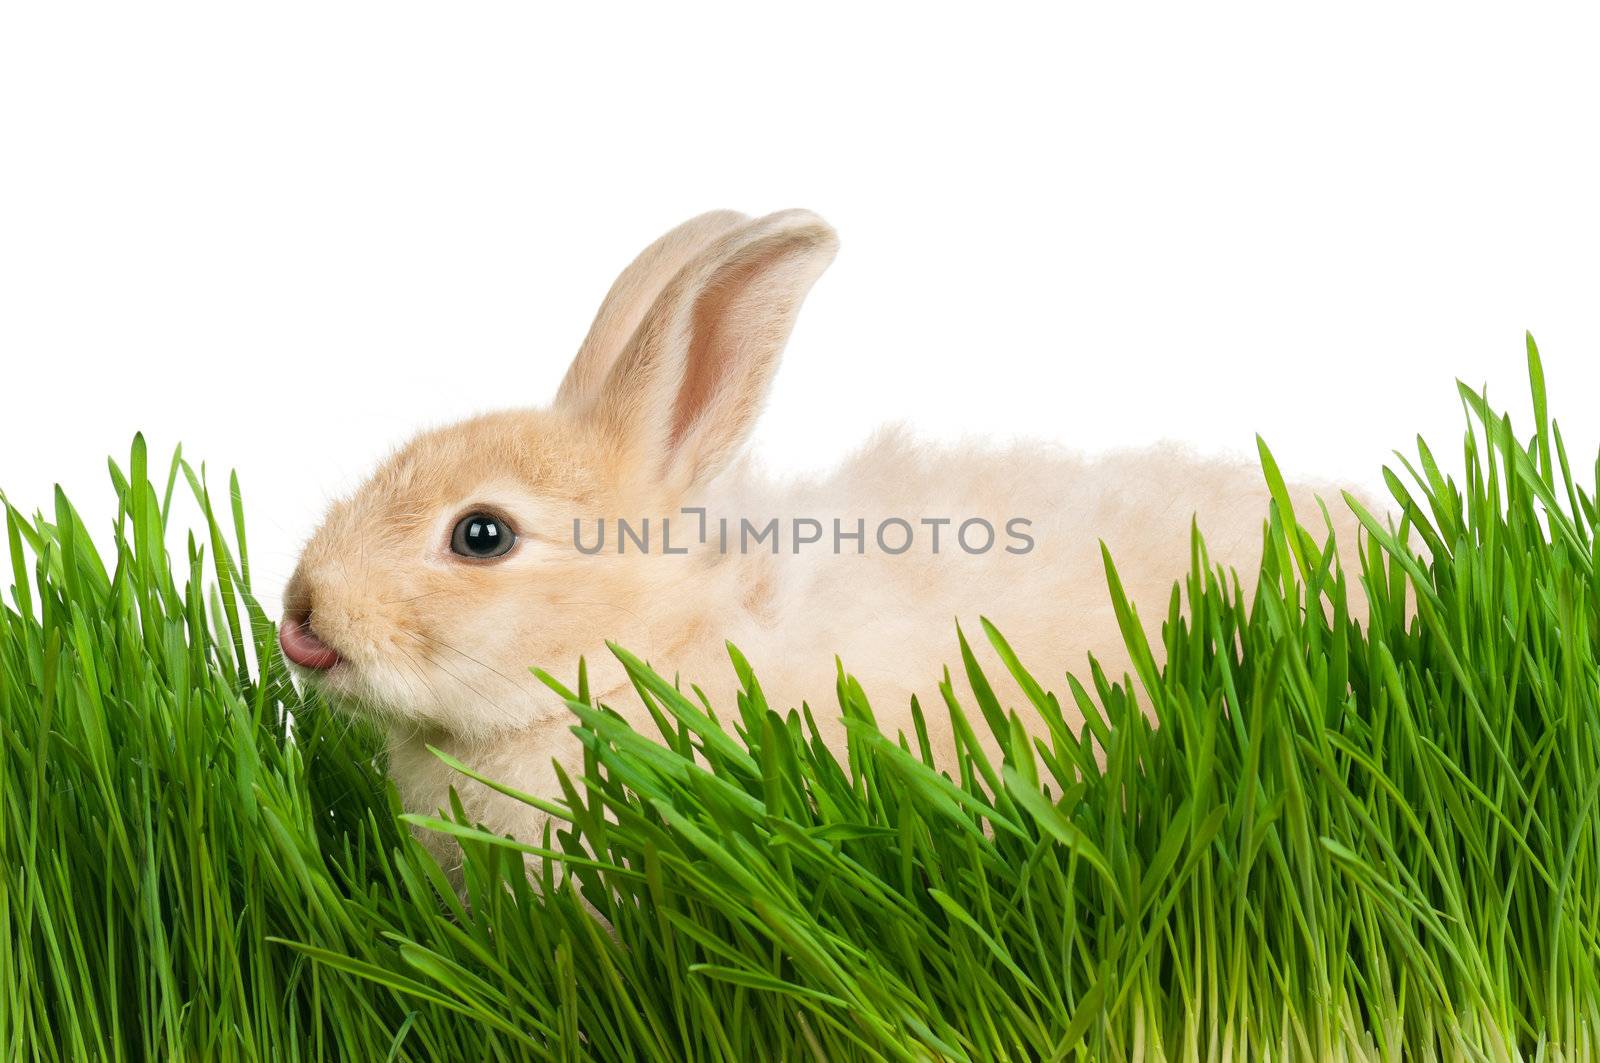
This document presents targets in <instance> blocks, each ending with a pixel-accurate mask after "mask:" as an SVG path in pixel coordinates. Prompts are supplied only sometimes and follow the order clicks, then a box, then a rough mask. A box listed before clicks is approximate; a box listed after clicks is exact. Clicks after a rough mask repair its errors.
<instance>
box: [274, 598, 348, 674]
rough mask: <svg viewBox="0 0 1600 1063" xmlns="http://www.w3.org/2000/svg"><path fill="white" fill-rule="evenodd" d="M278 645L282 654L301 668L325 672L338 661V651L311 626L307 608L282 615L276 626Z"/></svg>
mask: <svg viewBox="0 0 1600 1063" xmlns="http://www.w3.org/2000/svg"><path fill="white" fill-rule="evenodd" d="M278 645H279V647H281V648H282V650H283V655H284V656H285V657H287V658H288V659H289V660H290V661H291V662H293V663H294V664H297V665H299V666H300V667H301V668H309V669H311V670H312V671H316V672H326V671H328V670H329V669H330V668H332V667H333V666H334V665H336V664H338V663H339V660H340V657H339V651H338V650H336V649H334V648H333V647H332V646H330V645H328V644H327V643H326V642H324V641H323V640H322V637H321V636H320V635H318V634H317V632H316V630H315V629H313V628H312V626H311V613H310V611H309V610H297V611H295V612H291V613H289V614H287V615H285V616H284V618H283V623H282V624H280V625H279V626H278Z"/></svg>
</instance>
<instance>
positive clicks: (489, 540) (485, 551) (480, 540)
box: [450, 513, 517, 558]
mask: <svg viewBox="0 0 1600 1063" xmlns="http://www.w3.org/2000/svg"><path fill="white" fill-rule="evenodd" d="M516 541H517V536H516V533H515V532H513V531H512V530H511V525H509V524H507V523H506V522H505V521H503V520H501V519H500V518H499V517H496V516H493V515H491V514H488V513H471V514H468V515H467V516H465V517H462V518H461V521H460V523H458V524H457V525H456V530H455V531H454V532H453V533H451V535H450V549H451V550H453V551H454V552H456V553H458V554H460V555H461V556H462V557H478V558H482V557H499V556H500V555H501V554H503V553H505V552H506V551H507V550H509V549H511V545H512V544H513V543H515V542H516Z"/></svg>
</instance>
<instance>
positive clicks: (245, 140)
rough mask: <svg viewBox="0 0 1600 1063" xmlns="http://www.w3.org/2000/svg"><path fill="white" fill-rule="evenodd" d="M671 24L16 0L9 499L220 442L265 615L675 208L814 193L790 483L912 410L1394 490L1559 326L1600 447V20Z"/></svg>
mask: <svg viewBox="0 0 1600 1063" xmlns="http://www.w3.org/2000/svg"><path fill="white" fill-rule="evenodd" d="M671 7H672V9H671V10H664V9H656V10H648V9H638V10H627V9H619V8H608V9H605V10H600V9H591V8H588V7H586V6H585V5H576V4H574V5H561V6H560V8H554V7H551V8H544V7H536V6H535V5H521V4H518V5H504V4H495V3H473V4H427V5H420V4H411V3H399V4H391V3H385V4H382V5H374V6H356V5H346V4H329V3H317V4H310V5H297V4H287V3H281V2H280V3H273V4H265V5H254V6H253V7H252V8H251V9H249V10H247V9H246V8H245V7H244V6H242V5H231V4H216V3H207V4H196V5H193V6H188V7H166V6H161V5H153V4H137V5H119V6H117V7H115V8H107V9H104V10H99V11H96V10H94V9H92V8H85V7H81V6H79V5H62V4H11V5H8V6H6V7H5V8H4V9H3V10H4V13H3V14H0V153H3V154H0V360H3V373H0V394H3V401H0V487H3V488H4V490H5V491H7V492H8V494H9V496H10V497H11V498H12V500H13V501H14V502H16V503H17V504H18V505H21V506H23V507H25V508H29V509H31V508H33V507H35V506H47V505H48V504H49V499H50V494H49V492H50V487H51V484H52V483H54V482H56V481H60V482H62V483H63V484H64V485H66V487H67V488H68V490H69V493H70V494H71V495H72V496H73V497H74V498H75V499H76V500H77V501H78V502H79V504H80V508H82V509H83V510H84V511H85V513H86V515H87V516H88V517H89V518H90V519H91V520H92V521H94V522H96V527H103V526H104V523H105V521H106V519H107V518H108V516H109V513H110V510H109V507H108V506H106V505H105V500H106V499H107V498H108V497H109V494H110V491H109V487H108V486H107V485H106V480H105V472H104V468H105V466H104V458H105V455H106V454H108V453H118V454H125V453H126V449H127V444H128V442H129V439H130V437H131V436H132V433H133V432H134V431H135V430H136V429H143V430H144V431H145V432H146V433H147V435H148V436H149V438H150V440H151V444H152V448H153V450H154V451H156V452H157V453H158V454H160V455H164V454H166V453H167V452H169V451H170V448H171V446H172V445H173V444H174V443H176V442H178V441H179V440H182V441H183V443H184V444H185V447H186V452H187V453H188V454H190V455H192V456H194V457H196V458H201V457H203V458H206V459H207V460H209V462H210V463H211V466H212V469H213V475H214V477H215V475H216V473H217V471H218V470H219V469H221V470H225V469H226V468H227V467H229V466H236V467H237V468H238V469H239V470H240V473H241V475H242V477H243V479H244V483H245V495H246V501H247V504H248V507H249V512H250V513H251V515H252V520H253V531H254V536H253V537H254V551H253V552H254V553H255V555H256V561H257V567H258V568H259V569H260V570H261V571H262V573H263V574H264V576H265V580H264V582H265V583H266V584H267V585H266V586H264V587H263V589H264V590H265V591H267V593H268V594H269V596H270V595H271V594H272V592H274V591H275V589H276V586H277V581H279V580H281V579H282V578H283V577H284V576H286V575H287V572H288V570H289V568H290V566H291V564H292V559H293V556H294V553H295V550H296V547H297V544H298V542H299V541H300V540H301V539H302V538H303V537H304V536H305V535H306V534H307V533H308V532H309V530H310V528H311V526H312V525H313V523H314V522H315V520H316V518H317V517H318V514H319V512H320V510H321V508H322V506H323V505H324V504H325V502H326V500H327V499H328V498H329V497H330V496H332V495H333V494H335V493H337V492H339V491H341V490H343V489H345V488H347V487H348V486H349V485H350V484H351V483H352V481H353V479H354V478H355V477H357V476H359V474H360V473H361V472H362V471H363V470H364V469H365V468H366V467H367V466H368V465H369V464H370V463H371V462H372V461H373V460H374V458H375V457H376V456H378V455H379V454H381V453H382V452H383V451H384V450H385V449H386V448H388V447H390V446H392V445H393V444H395V443H396V442H398V441H400V440H401V439H402V438H404V437H405V436H406V435H407V434H408V433H409V432H410V431H411V430H413V429H414V428H416V427H418V426H421V425H424V424H427V423H435V422H440V421H446V420H449V419H452V418H455V417H458V416H461V415H464V414H468V413H470V412H472V411H475V410H480V409H484V408H489V407H494V406H500V405H506V404H518V403H539V402H543V401H544V400H545V399H547V398H548V397H549V396H550V395H551V394H552V392H553V390H554V388H555V385H556V383H557V381H558V380H559V378H560V376H561V373H562V371H563V370H564V368H565V365H566V362H567V359H568V357H569V356H570V354H571V353H572V352H573V350H574V349H575V348H576V346H577V343H578V340H579V339H580V338H581V336H582V335H583V332H584V330H585V329H586V328H587V326H588V323H589V319H590V316H591V314H592V313H593V311H594V309H595V307H596V305H597V303H598V301H599V298H600V296H601V295H602V294H603V293H604V291H605V289H606V287H607V286H608V285H609V283H610V281H611V279H612V278H613V276H614V275H615V273H616V272H617V270H619V269H620V268H621V267H622V266H623V265H624V264H625V263H626V262H627V261H628V259H629V258H631V256H632V255H633V254H634V253H635V252H636V251H637V250H638V249H639V248H641V247H642V246H644V244H646V243H647V242H649V241H650V240H651V239H653V238H654V237H655V236H656V235H657V234H659V233H660V232H661V231H663V230H665V229H666V228H668V227H670V226H671V225H673V224H675V223H677V222H678V221H680V220H682V219H683V218H686V217H688V216H690V215H692V214H695V213H698V212H700V211H703V210H706V209H709V208H713V207H735V208H738V209H741V210H745V211H748V212H766V211H769V210H773V209H778V208H782V207H789V206H807V207H811V208H812V209H814V210H816V211H818V212H819V213H821V214H823V215H824V216H825V217H827V218H828V219H829V220H830V221H832V222H833V223H834V224H835V225H836V226H837V228H838V229H839V231H840V233H841V235H842V239H843V251H842V253H841V255H840V257H839V259H838V261H837V263H836V265H835V266H834V268H833V270H832V271H831V272H830V273H829V274H828V275H827V276H826V277H825V278H824V279H823V281H822V282H821V283H820V284H819V285H818V287H817V289H816V291H815V292H814V294H813V296H812V299H811V301H810V303H809V304H808V306H807V309H806V312H805V314H804V317H803V320H802V322H801V325H800V327H799V328H798V330H797V331H796V334H795V336H794V339H793V342H792V343H791V344H790V349H789V355H788V358H787V361H786V363H785V367H784V369H783V371H782V373H781V375H780V377H779V379H778V384H777V389H776V392H775V394H774V398H773V401H772V404H771V406H770V409H769V412H768V415H767V417H766V419H765V421H764V423H763V425H762V427H761V429H760V434H759V438H758V443H757V445H758V447H759V449H760V451H761V452H762V453H763V454H764V455H766V456H767V457H768V459H770V461H771V463H772V464H773V465H774V466H776V467H778V468H780V469H804V468H812V467H818V466H821V465H824V464H826V463H827V462H829V461H830V460H832V459H834V458H836V457H838V456H839V455H841V454H842V453H844V452H845V451H846V450H848V449H849V448H850V447H851V446H853V445H854V444H856V443H857V442H859V441H860V440H861V439H862V438H863V437H864V436H865V435H866V434H867V433H868V432H869V431H870V430H871V429H872V427H873V426H874V425H875V424H877V423H878V422H880V421H883V420H891V419H901V420H909V421H911V422H913V423H914V424H916V425H918V426H919V427H920V428H921V429H922V430H923V431H924V433H926V434H928V435H932V436H937V437H957V436H961V435H964V434H995V433H999V434H1021V435H1045V436H1050V437H1054V438H1058V439H1060V440H1063V441H1066V442H1068V443H1070V444H1073V445H1075V446H1079V447H1084V448H1089V449H1099V448H1105V447H1111V446H1116V445H1122V444H1137V443H1143V442H1149V441H1153V440H1156V439H1159V438H1176V439H1181V440H1187V441H1190V442H1192V443H1194V444H1196V445H1197V446H1198V447H1200V448H1201V449H1203V450H1208V451H1215V452H1219V453H1237V454H1248V453H1249V452H1250V450H1251V448H1252V446H1253V433H1255V432H1257V431H1259V432H1261V433H1262V434H1264V435H1265V436H1266V437H1267V438H1268V440H1269V441H1270V442H1271V444H1272V445H1273V447H1274V449H1275V451H1276V453H1277V456H1278V458H1279V461H1280V463H1281V464H1283V465H1284V467H1285V468H1286V469H1287V470H1288V471H1290V472H1291V473H1292V474H1294V475H1298V476H1303V477H1310V476H1318V477H1334V478H1340V479H1346V480H1354V481H1357V482H1361V483H1368V484H1370V483H1372V482H1373V481H1374V480H1375V479H1376V476H1377V470H1378V467H1379V465H1380V464H1381V463H1382V462H1383V461H1384V460H1386V459H1387V457H1388V455H1389V453H1390V451H1391V450H1392V449H1393V448H1396V447H1401V448H1409V447H1410V446H1411V440H1412V438H1413V437H1414V435H1415V434H1416V433H1417V432H1418V431H1422V432H1425V433H1426V434H1427V435H1428V436H1429V438H1430V439H1431V440H1433V441H1434V443H1435V444H1436V447H1437V448H1439V449H1441V450H1443V451H1445V452H1446V453H1447V454H1453V453H1454V452H1455V451H1456V449H1457V448H1456V442H1457V440H1458V438H1459V434H1460V426H1461V414H1460V409H1459V406H1458V403H1457V400H1456V396H1455V388H1454V383H1453V381H1454V379H1455V378H1456V377H1458V376H1459V377H1461V378H1463V379H1465V380H1467V381H1469V382H1471V383H1474V384H1482V383H1485V382H1487V383H1488V384H1489V386H1490V388H1491V394H1492V395H1493V396H1496V397H1498V398H1499V399H1500V400H1501V401H1502V402H1503V403H1505V404H1507V405H1509V406H1510V407H1511V408H1512V409H1513V410H1517V411H1521V410H1525V409H1526V406H1527V403H1526V399H1525V394H1526V392H1525V384H1524V378H1525V370H1524V363H1523V347H1522V343H1523V341H1522V332H1523V330H1524V329H1531V330H1533V332H1534V334H1535V335H1536V337H1537V338H1538V339H1539V342H1540V344H1541V347H1542V348H1543V350H1544V352H1545V356H1546V365H1547V370H1548V373H1549V376H1550V378H1551V383H1552V388H1553V392H1554V398H1553V406H1554V408H1555V411H1556V413H1557V415H1558V416H1562V417H1564V418H1565V422H1566V427H1567V430H1568V435H1569V439H1570V440H1571V441H1572V442H1573V443H1574V444H1576V446H1575V449H1576V450H1577V451H1578V453H1579V454H1580V455H1581V457H1580V466H1581V467H1582V469H1583V470H1584V471H1585V473H1587V471H1588V469H1589V468H1590V465H1589V461H1588V456H1589V455H1592V454H1593V453H1594V446H1595V443H1596V440H1597V438H1600V409H1596V403H1595V399H1596V396H1597V395H1600V358H1597V354H1600V315H1597V309H1600V307H1597V304H1596V296H1597V293H1600V284H1597V282H1600V150H1597V129H1600V127H1597V124H1596V117H1597V101H1600V64H1597V63H1596V62H1595V58H1594V57H1595V55H1596V51H1597V47H1600V34H1597V27H1596V24H1595V23H1594V21H1593V20H1592V19H1591V18H1587V17H1579V16H1576V15H1568V14H1562V13H1554V12H1553V11H1552V9H1549V8H1541V9H1538V10H1534V9H1532V8H1531V7H1530V6H1528V5H1505V6H1504V7H1503V8H1502V9H1501V13H1499V14H1493V15H1491V14H1484V13H1481V12H1479V13H1468V12H1465V11H1457V10H1454V9H1453V8H1445V7H1440V8H1436V9H1431V10H1429V9H1424V8H1416V7H1411V8H1407V9H1406V10H1400V9H1399V5H1389V4H1383V5H1373V6H1370V7H1368V6H1364V5H1349V4H1345V5H1337V6H1336V7H1331V8H1325V9H1323V10H1322V11H1314V10H1313V9H1312V8H1310V7H1309V6H1307V7H1301V6H1298V5H1296V6H1294V7H1293V8H1292V9H1290V8H1289V7H1286V6H1283V5H1263V6H1260V7H1219V6H1218V5H1215V4H1207V5H1193V6H1191V7H1172V8H1168V9H1158V8H1153V7H1146V6H1143V5H1104V9H1102V10H1096V11H1079V12H1075V13H1069V14H1059V13H1058V14H1045V13H1043V12H1042V11H1023V10H1009V11H1008V10H1006V9H1000V8H995V7H993V6H988V5H985V6H982V7H979V6H971V7H968V8H965V9H960V10H955V9H951V10H943V9H939V8H937V7H934V6H928V5H914V6H913V5H907V6H893V7H879V6H872V7H868V6H867V5H856V6H848V7H847V6H832V5H827V4H806V5H796V6H794V7H792V8H791V9H790V10H789V11H788V12H786V13H778V12H777V11H776V10H769V9H767V8H765V7H762V8H757V7H754V6H742V5H740V6H728V7H725V8H720V9H711V8H702V9H697V10H695V11H693V12H692V13H691V12H690V11H688V10H687V9H684V8H682V7H681V5H672V6H671ZM157 460H158V461H159V460H160V458H158V459H157ZM1457 460H1458V459H1457ZM1586 478H1587V477H1586Z"/></svg>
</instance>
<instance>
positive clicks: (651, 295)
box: [556, 210, 750, 407]
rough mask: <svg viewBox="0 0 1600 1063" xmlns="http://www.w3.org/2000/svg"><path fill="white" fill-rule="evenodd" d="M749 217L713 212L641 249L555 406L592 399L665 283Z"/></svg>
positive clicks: (608, 297) (604, 308) (596, 320)
mask: <svg viewBox="0 0 1600 1063" xmlns="http://www.w3.org/2000/svg"><path fill="white" fill-rule="evenodd" d="M749 220H750V219H749V218H748V217H746V216H745V215H743V214H740V213H739V212H738V211H736V210H713V211H711V212H709V213H707V214H701V215H700V216H699V217H695V218H690V219H689V220H688V221H686V222H684V223H683V224H682V225H680V226H678V227H677V228H676V229H673V230H672V231H671V232H669V233H667V234H666V235H665V236H663V237H661V239H659V240H657V241H656V242H655V243H653V244H651V245H650V246H649V247H647V248H645V249H644V250H643V251H641V252H639V257H638V258H636V259H634V260H633V262H632V263H631V264H630V265H629V266H628V268H627V269H625V270H623V271H622V273H621V275H620V276H618V277H617V279H616V282H615V283H613V284H612V285H611V290H610V291H609V292H607V293H606V298H605V301H604V302H602V303H601V304H600V312H599V313H597V314H596V315H595V316H594V324H592V325H590V326H589V335H588V336H586V337H584V341H583V346H581V347H579V348H578V356H577V357H576V358H574V359H573V360H572V366H571V368H569V369H568V370H567V375H566V378H565V379H563V380H562V381H561V390H560V391H558V392H557V393H556V404H557V405H564V406H568V407H576V406H582V405H584V404H587V403H589V402H591V401H592V400H593V399H594V397H595V395H596V393H597V392H598V391H599V388H600V385H601V383H602V382H604V380H605V378H606V374H607V373H609V372H610V371H611V367H612V366H613V365H615V364H616V361H617V357H618V356H619V355H621V354H622V348H623V347H624V346H625V345H626V344H627V342H628V339H629V337H631V336H632V335H633V333H634V330H635V329H637V328H638V327H639V322H640V321H641V320H643V318H644V315H645V311H646V310H649V309H650V304H651V303H653V302H655V300H656V297H657V296H659V295H660V294H661V290H662V289H663V288H665V287H666V286H667V282H668V281H670V280H672V278H673V277H674V276H676V275H677V273H678V271H679V270H681V269H682V268H683V267H684V266H685V265H687V264H688V263H689V260H690V259H692V258H694V256H695V255H696V254H698V253H699V252H701V251H703V250H704V249H705V248H706V247H707V246H708V245H710V244H711V243H712V242H714V241H715V240H716V239H717V237H719V236H721V235H723V234H724V233H726V232H727V231H728V230H730V229H732V228H733V227H734V226H736V225H739V224H740V223H741V222H747V221H749Z"/></svg>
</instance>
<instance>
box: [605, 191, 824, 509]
mask: <svg viewBox="0 0 1600 1063" xmlns="http://www.w3.org/2000/svg"><path fill="white" fill-rule="evenodd" d="M837 249H838V238H837V237H836V236H835V235H834V232H833V229H832V228H830V227H829V225H828V223H827V222H825V221H823V220H822V219H821V218H819V217H817V216H816V215H815V214H812V213H811V212H809V211H804V210H789V211H782V212H780V213H777V214H771V215H768V216H767V217H765V218H758V219H756V220H754V221H750V222H746V223H745V224H743V225H740V226H738V227H737V228H735V229H733V230H731V231H729V232H727V233H725V234H723V236H722V237H721V238H719V239H718V240H717V241H716V242H715V243H713V244H711V245H710V246H709V247H707V248H705V249H704V250H703V251H701V252H700V254H698V255H697V256H695V258H694V259H693V260H692V261H690V262H689V263H688V264H687V265H686V266H684V267H683V269H682V270H681V271H680V272H679V273H678V274H677V276H675V277H674V278H673V279H672V280H671V281H670V282H669V283H668V284H667V286H666V288H665V289H664V290H663V291H662V293H661V295H660V296H659V297H658V298H657V299H656V301H655V303H654V304H653V305H652V306H651V307H650V309H649V310H648V311H647V312H646V313H645V315H644V317H643V319H642V320H641V321H640V323H639V327H638V329H637V330H635V332H634V334H633V336H632V338H631V339H630V340H629V341H628V343H627V346H626V347H625V348H624V349H623V352H622V356H621V357H620V358H619V359H618V360H617V363H616V365H615V366H613V367H612V370H611V372H610V374H609V376H608V377H607V378H606V381H605V383H604V385H602V387H601V388H600V391H599V394H598V395H597V397H596V400H595V403H594V405H593V407H592V408H591V411H590V415H591V416H592V417H594V418H595V419H596V420H597V421H598V423H599V426H600V428H601V430H602V432H603V433H604V434H605V436H606V437H607V438H609V439H610V440H611V441H612V442H613V444H614V445H616V446H617V447H618V448H619V450H620V456H621V457H622V458H623V460H625V461H627V462H629V463H637V464H638V467H639V471H641V472H643V473H645V474H647V475H650V476H652V477H656V478H659V479H661V480H664V481H666V482H667V483H668V484H669V485H671V486H676V487H683V486H687V485H689V484H691V483H697V482H700V483H703V482H704V481H706V480H708V479H710V478H711V477H712V476H714V475H716V473H717V472H718V471H720V470H721V469H722V468H723V466H724V465H726V464H727V462H728V460H729V459H730V458H731V457H732V456H733V454H734V452H735V451H736V450H737V449H738V447H739V445H740V444H741V443H743V442H744V440H745V437H746V436H747V435H748V434H749V432H750V429H751V428H752V427H753V426H754V424H755V420H756V416H757V415H758V414H759V413H760V411H761V404H762V401H763V400H764V399H765V397H766V393H767V386H768V384H770V383H771V381H772V377H773V374H774V373H776V371H777V368H778V359H779V356H780V355H782V353H783V347H784V344H785V343H787V342H788V339H789V332H790V330H791V329H793V328H794V322H795V317H796V316H797V315H798V314H799V313H800V304H801V303H802V302H803V301H804V300H805V297H806V293H807V292H809V291H810V290H811V285H812V284H813V283H814V282H815V281H816V279H817V278H818V277H819V276H821V275H822V271H823V270H825V269H827V268H828V263H830V262H832V261H833V256H834V252H835V251H836V250H837Z"/></svg>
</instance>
